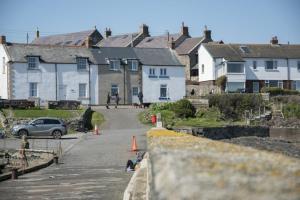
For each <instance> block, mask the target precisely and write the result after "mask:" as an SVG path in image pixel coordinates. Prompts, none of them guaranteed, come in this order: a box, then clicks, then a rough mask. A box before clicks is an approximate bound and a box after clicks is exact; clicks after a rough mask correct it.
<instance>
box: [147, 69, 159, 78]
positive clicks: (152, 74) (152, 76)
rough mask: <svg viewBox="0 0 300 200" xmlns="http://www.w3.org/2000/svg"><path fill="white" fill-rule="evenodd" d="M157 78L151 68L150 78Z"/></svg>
mask: <svg viewBox="0 0 300 200" xmlns="http://www.w3.org/2000/svg"><path fill="white" fill-rule="evenodd" d="M156 77H157V76H156V75H155V69H154V68H150V69H149V78H156Z"/></svg>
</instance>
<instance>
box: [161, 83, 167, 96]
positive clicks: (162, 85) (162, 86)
mask: <svg viewBox="0 0 300 200" xmlns="http://www.w3.org/2000/svg"><path fill="white" fill-rule="evenodd" d="M162 89H165V90H166V94H165V96H163V95H162ZM159 98H165V99H166V98H168V85H167V84H161V85H160V87H159Z"/></svg>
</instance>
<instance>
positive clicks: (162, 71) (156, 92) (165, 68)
mask: <svg viewBox="0 0 300 200" xmlns="http://www.w3.org/2000/svg"><path fill="white" fill-rule="evenodd" d="M134 50H135V52H136V54H137V58H138V59H139V61H140V62H141V63H142V80H143V81H142V88H143V89H142V91H143V96H144V98H143V101H144V102H145V103H156V102H174V101H177V100H180V99H182V98H183V97H184V96H185V95H186V93H185V68H184V65H182V64H181V63H180V62H179V61H178V59H177V57H176V55H175V53H174V51H173V50H170V49H167V48H161V49H158V48H135V49H134Z"/></svg>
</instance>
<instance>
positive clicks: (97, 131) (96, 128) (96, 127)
mask: <svg viewBox="0 0 300 200" xmlns="http://www.w3.org/2000/svg"><path fill="white" fill-rule="evenodd" d="M94 134H95V135H100V134H99V129H98V125H95V132H94Z"/></svg>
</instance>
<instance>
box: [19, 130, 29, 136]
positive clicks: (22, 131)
mask: <svg viewBox="0 0 300 200" xmlns="http://www.w3.org/2000/svg"><path fill="white" fill-rule="evenodd" d="M23 135H25V136H28V132H27V131H26V130H24V129H22V130H19V136H20V137H23Z"/></svg>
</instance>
